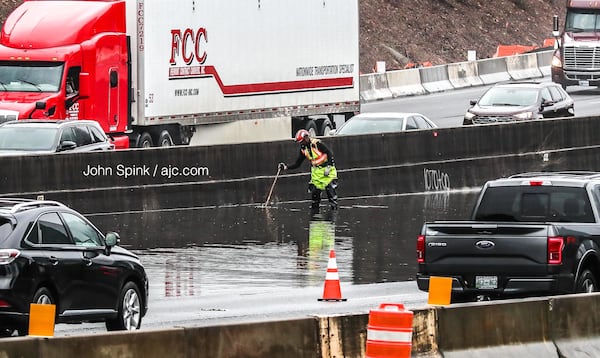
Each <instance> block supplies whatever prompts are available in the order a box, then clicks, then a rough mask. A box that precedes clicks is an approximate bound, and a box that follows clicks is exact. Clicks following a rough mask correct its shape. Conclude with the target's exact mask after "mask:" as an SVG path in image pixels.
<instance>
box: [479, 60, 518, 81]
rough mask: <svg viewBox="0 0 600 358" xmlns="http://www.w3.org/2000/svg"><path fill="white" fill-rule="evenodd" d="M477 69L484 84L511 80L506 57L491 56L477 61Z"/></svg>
mask: <svg viewBox="0 0 600 358" xmlns="http://www.w3.org/2000/svg"><path fill="white" fill-rule="evenodd" d="M477 71H478V73H479V78H481V80H482V81H483V84H485V85H489V84H492V83H498V82H503V81H510V79H511V77H510V75H509V74H508V69H507V67H506V59H505V58H490V59H486V60H480V61H477Z"/></svg>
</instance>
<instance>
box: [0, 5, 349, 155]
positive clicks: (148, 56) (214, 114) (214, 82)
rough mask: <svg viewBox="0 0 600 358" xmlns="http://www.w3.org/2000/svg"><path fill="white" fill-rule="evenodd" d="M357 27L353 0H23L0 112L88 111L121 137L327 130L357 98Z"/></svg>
mask: <svg viewBox="0 0 600 358" xmlns="http://www.w3.org/2000/svg"><path fill="white" fill-rule="evenodd" d="M358 37H359V21H358V0H327V2H326V3H322V2H306V1H304V0H278V1H274V2H271V3H269V4H268V5H267V4H265V3H261V2H258V3H252V2H248V1H246V0H228V1H222V0H195V1H189V0H169V1H166V0H165V1H159V0H157V1H143V0H95V1H93V0H62V1H61V0H59V1H54V0H26V1H24V2H23V3H22V4H21V5H19V6H18V7H17V8H16V9H15V10H14V11H13V12H12V13H11V14H10V15H9V16H8V18H7V20H6V22H5V23H4V25H3V28H2V34H1V37H0V121H2V120H9V119H27V118H35V119H41V118H48V119H90V120H94V121H97V122H98V123H100V125H101V127H102V128H103V129H104V131H105V132H106V133H107V134H109V135H110V136H111V137H112V138H113V139H114V141H115V146H116V147H117V148H126V147H128V146H129V143H131V147H150V146H170V145H187V144H192V145H196V144H199V145H207V144H209V145H210V144H221V143H240V142H245V141H265V140H277V139H289V138H291V137H292V136H293V135H294V134H295V133H296V131H297V130H298V129H301V128H303V129H307V130H309V131H314V132H315V134H323V133H328V132H329V130H330V129H332V128H335V126H336V125H337V124H341V123H343V122H344V121H345V120H346V119H348V118H350V117H352V116H353V115H354V114H355V113H356V112H358V111H359V110H360V93H359V82H360V81H359V72H358V67H359V65H358V63H359V46H358ZM192 139H194V141H192Z"/></svg>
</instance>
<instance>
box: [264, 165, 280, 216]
mask: <svg viewBox="0 0 600 358" xmlns="http://www.w3.org/2000/svg"><path fill="white" fill-rule="evenodd" d="M280 172H281V168H279V167H278V168H277V174H275V179H273V184H272V185H271V190H269V195H268V196H267V201H265V205H263V208H266V207H267V205H269V200H271V194H273V188H275V183H276V182H277V178H279V173H280Z"/></svg>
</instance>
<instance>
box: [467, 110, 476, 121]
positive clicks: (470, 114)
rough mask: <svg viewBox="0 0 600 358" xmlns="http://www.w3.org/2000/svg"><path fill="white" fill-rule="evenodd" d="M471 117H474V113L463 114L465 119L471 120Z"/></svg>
mask: <svg viewBox="0 0 600 358" xmlns="http://www.w3.org/2000/svg"><path fill="white" fill-rule="evenodd" d="M473 117H475V113H471V112H469V111H467V113H465V119H473Z"/></svg>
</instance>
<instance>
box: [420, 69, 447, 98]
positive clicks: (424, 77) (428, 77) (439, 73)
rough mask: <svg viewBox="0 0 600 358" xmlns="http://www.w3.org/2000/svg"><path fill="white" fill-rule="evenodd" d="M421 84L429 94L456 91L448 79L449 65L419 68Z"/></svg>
mask: <svg viewBox="0 0 600 358" xmlns="http://www.w3.org/2000/svg"><path fill="white" fill-rule="evenodd" d="M419 73H420V75H421V84H422V85H423V88H425V90H426V91H427V92H430V93H433V92H442V91H447V90H451V89H454V86H452V83H450V79H449V78H448V65H441V66H433V67H423V68H419Z"/></svg>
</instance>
